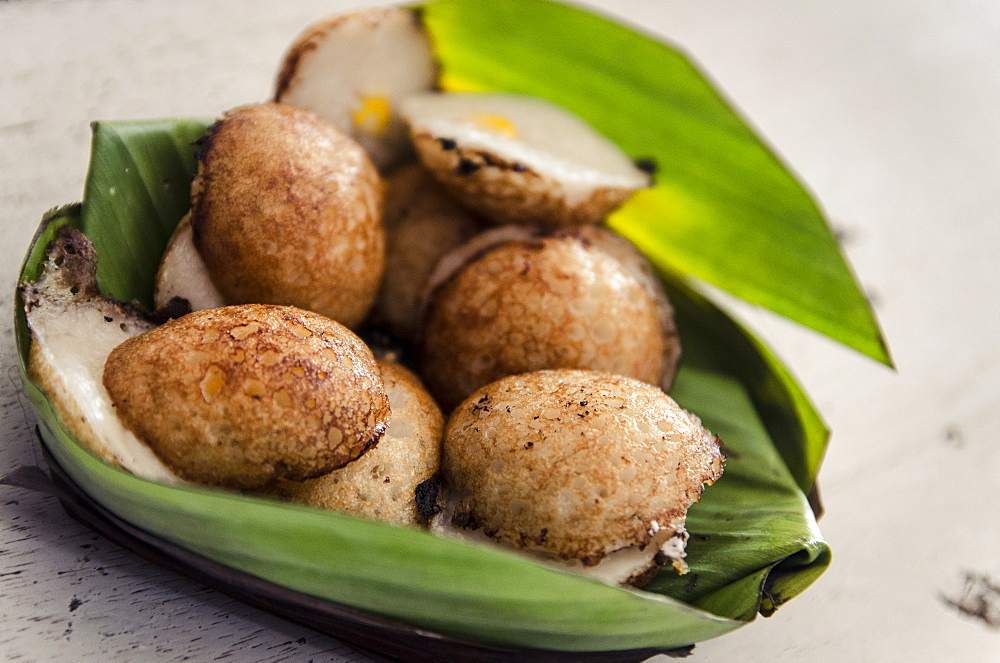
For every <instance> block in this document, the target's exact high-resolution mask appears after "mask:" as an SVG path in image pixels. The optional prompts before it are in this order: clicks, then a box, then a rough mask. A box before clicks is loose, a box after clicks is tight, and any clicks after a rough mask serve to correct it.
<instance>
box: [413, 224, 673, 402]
mask: <svg viewBox="0 0 1000 663" xmlns="http://www.w3.org/2000/svg"><path fill="white" fill-rule="evenodd" d="M494 232H496V233H498V234H499V233H500V231H494ZM459 250H461V249H459ZM642 261H644V259H643V258H642V257H641V255H639V254H638V252H636V251H635V249H634V247H632V246H631V245H629V244H628V243H627V242H626V241H625V240H623V239H621V238H618V237H616V236H613V235H612V234H611V233H610V232H609V231H607V230H604V229H602V228H598V227H589V226H588V227H581V228H561V229H552V228H548V229H546V228H537V229H536V230H535V232H533V233H531V236H530V237H526V238H524V239H520V240H504V241H501V242H500V243H498V244H495V245H493V246H489V247H487V248H485V249H483V250H481V251H479V252H477V253H475V254H474V255H472V256H470V257H469V258H468V259H467V261H466V262H465V264H464V265H463V266H461V267H460V268H459V269H457V270H456V271H455V272H454V273H453V274H452V275H451V276H450V277H449V278H447V279H446V280H445V281H444V282H443V283H441V284H440V285H438V286H437V287H436V289H435V290H434V291H433V292H432V293H431V294H430V296H429V297H428V303H427V308H426V312H425V317H424V326H423V345H422V359H421V374H422V375H423V377H424V379H425V380H426V381H427V384H428V386H429V387H430V388H431V391H432V392H433V393H434V394H435V395H436V396H437V397H438V399H439V400H440V401H441V402H442V404H443V406H444V407H445V408H449V407H453V406H454V405H455V404H457V403H458V402H459V401H460V400H462V399H463V398H465V397H466V396H467V395H468V394H470V393H472V392H473V391H474V390H475V389H477V388H479V387H481V386H483V385H485V384H488V383H490V382H492V381H494V380H498V379H500V378H502V377H505V376H507V375H514V374H517V373H523V372H527V371H532V370H541V369H547V368H586V369H593V370H602V371H608V372H612V373H619V374H622V375H627V376H631V377H634V378H637V379H639V380H643V381H644V382H648V383H651V384H657V385H661V384H663V383H664V382H669V380H670V379H672V377H673V374H674V371H675V370H676V364H677V357H678V356H679V353H680V343H679V339H678V337H677V334H676V328H675V327H674V324H673V312H672V310H671V309H670V306H669V304H668V303H667V300H666V296H665V295H664V293H663V291H662V288H661V287H660V286H659V284H658V282H657V281H656V279H655V277H654V276H653V275H652V273H651V272H650V271H649V268H648V266H645V265H644V262H642Z"/></svg>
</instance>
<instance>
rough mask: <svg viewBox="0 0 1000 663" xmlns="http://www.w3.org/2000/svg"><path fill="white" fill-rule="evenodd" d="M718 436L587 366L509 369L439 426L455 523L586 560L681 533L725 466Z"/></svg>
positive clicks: (637, 385) (656, 393) (665, 400)
mask: <svg viewBox="0 0 1000 663" xmlns="http://www.w3.org/2000/svg"><path fill="white" fill-rule="evenodd" d="M719 445H720V443H719V440H718V438H717V437H715V436H714V435H712V434H711V433H709V432H708V431H706V430H705V429H704V428H702V426H701V422H700V421H699V420H698V418H697V417H695V416H694V415H692V414H690V413H688V412H686V411H685V410H683V409H681V408H680V407H679V406H678V405H677V404H676V403H675V402H674V401H673V400H672V399H671V398H670V397H669V396H667V395H666V394H664V393H663V391H662V390H660V389H659V388H657V387H654V386H652V385H649V384H646V383H644V382H640V381H638V380H634V379H632V378H626V377H622V376H618V375H612V374H609V373H600V372H595V371H577V370H553V371H537V372H533V373H526V374H522V375H515V376H511V377H508V378H504V379H503V380H499V381H497V382H494V383H492V384H490V385H487V386H485V387H483V388H482V389H479V390H478V391H476V392H475V393H474V394H472V395H471V396H470V397H469V398H468V399H466V400H465V401H463V402H462V404H461V405H460V406H459V407H458V408H456V409H455V411H454V413H453V414H452V415H451V417H450V419H449V420H448V424H447V426H446V428H445V439H444V449H443V454H442V472H443V475H444V479H445V482H446V485H447V487H448V489H449V491H451V492H453V493H455V494H457V495H459V496H464V497H462V499H461V500H460V502H459V505H458V508H457V511H456V514H457V518H456V519H455V520H456V523H457V524H464V525H465V526H466V527H471V528H479V529H481V530H482V531H483V532H484V533H485V534H486V535H487V536H489V537H490V538H492V539H493V540H495V541H499V542H504V543H507V544H511V545H513V546H515V547H517V548H522V549H529V550H536V551H541V552H546V553H550V554H552V555H556V556H558V557H561V558H564V559H575V560H581V561H582V562H583V563H584V564H585V565H593V564H595V563H597V562H598V561H599V560H601V559H602V558H603V557H604V556H605V555H607V554H609V553H611V552H613V551H617V550H619V549H623V548H626V547H628V546H642V545H644V544H646V543H648V542H651V541H653V540H654V539H657V540H659V539H660V538H662V536H663V534H664V533H666V534H667V535H668V536H669V535H673V534H676V533H681V532H682V531H683V527H684V520H685V516H686V513H687V509H688V507H689V506H690V505H691V504H692V503H694V502H696V501H698V500H699V499H700V496H701V492H702V489H703V486H704V484H706V483H707V484H711V483H712V482H713V481H715V480H716V479H717V478H718V477H719V476H721V474H722V454H721V452H720V450H719Z"/></svg>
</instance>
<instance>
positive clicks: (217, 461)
mask: <svg viewBox="0 0 1000 663" xmlns="http://www.w3.org/2000/svg"><path fill="white" fill-rule="evenodd" d="M104 385H105V387H106V388H107V390H108V393H109V394H110V396H111V399H112V402H113V403H114V405H115V408H116V409H117V412H118V414H119V416H120V417H121V419H122V421H123V423H124V424H125V425H126V426H127V427H128V428H129V429H131V430H132V431H133V432H134V433H135V434H136V435H137V436H138V437H139V438H140V439H141V440H143V441H145V442H146V443H147V444H149V446H150V447H151V448H152V449H153V450H154V452H155V453H156V454H157V455H158V456H159V457H160V458H161V459H162V460H163V461H164V463H166V464H167V465H168V466H169V467H170V468H171V469H173V470H174V471H175V472H176V473H177V474H178V475H180V476H181V477H183V478H186V479H189V480H191V481H195V482H199V483H204V484H210V485H218V486H227V487H231V488H254V487H258V486H261V485H264V484H265V483H267V482H268V481H270V480H272V479H274V478H276V477H287V478H292V479H305V478H308V477H314V476H317V475H320V474H323V473H325V472H329V471H330V470H332V469H334V468H337V467H341V466H343V465H345V464H347V463H349V462H350V461H352V460H354V459H355V458H357V457H358V456H360V455H361V454H362V453H364V452H365V450H366V449H368V448H369V447H370V446H372V445H374V444H375V443H376V442H378V440H379V438H380V437H381V436H382V433H383V432H384V431H385V428H386V426H387V424H388V419H389V402H388V398H387V397H386V394H385V391H384V388H383V383H382V379H381V376H380V373H379V370H378V368H377V366H376V364H375V360H374V357H373V356H372V355H371V352H370V351H369V350H368V348H367V347H366V346H365V345H364V343H362V341H361V340H360V339H359V338H357V337H356V336H355V335H354V334H352V333H351V332H350V331H348V330H347V329H346V328H345V327H343V326H342V325H340V324H338V323H336V322H333V321H332V320H328V319H326V318H324V317H322V316H319V315H316V314H313V313H310V312H308V311H303V310H300V309H296V308H294V307H287V306H268V305H255V304H251V305H243V306H231V307H225V308H221V309H209V310H205V311H198V312H195V313H191V314H189V315H186V316H184V317H182V318H179V319H177V320H173V321H171V322H168V323H166V324H164V325H163V326H161V327H158V328H156V329H153V330H151V331H149V332H147V333H146V334H143V335H142V336H137V337H135V338H132V339H130V340H129V341H126V342H125V343H123V344H122V345H120V346H118V347H117V348H116V349H115V350H114V351H112V353H111V355H110V356H109V357H108V360H107V363H106V364H105V369H104Z"/></svg>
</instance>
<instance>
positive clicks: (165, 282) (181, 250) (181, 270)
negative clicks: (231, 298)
mask: <svg viewBox="0 0 1000 663" xmlns="http://www.w3.org/2000/svg"><path fill="white" fill-rule="evenodd" d="M174 297H182V298H184V299H186V300H187V301H188V303H190V304H191V310H192V311H201V310H203V309H209V308H218V307H220V306H225V305H226V301H225V299H224V298H223V297H222V293H220V292H219V289H218V288H216V287H215V283H213V282H212V277H211V276H210V275H209V273H208V267H207V266H206V265H205V261H204V260H202V258H201V254H200V253H198V248H197V247H196V246H195V245H194V232H193V231H192V229H191V220H190V215H188V216H185V217H184V218H183V219H182V220H181V222H180V224H179V225H178V226H177V230H175V231H174V234H173V236H172V237H171V238H170V243H169V244H167V249H166V251H164V253H163V257H162V258H161V259H160V268H159V270H158V271H157V273H156V295H155V297H154V299H155V304H156V308H158V309H162V308H165V307H166V306H167V304H168V303H169V302H170V300H171V299H173V298H174Z"/></svg>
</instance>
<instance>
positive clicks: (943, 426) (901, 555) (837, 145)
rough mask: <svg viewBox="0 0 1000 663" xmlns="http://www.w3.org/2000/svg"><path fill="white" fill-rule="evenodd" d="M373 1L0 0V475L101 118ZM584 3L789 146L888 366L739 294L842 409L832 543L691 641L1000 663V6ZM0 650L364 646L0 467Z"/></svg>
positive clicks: (52, 657) (784, 0)
mask: <svg viewBox="0 0 1000 663" xmlns="http://www.w3.org/2000/svg"><path fill="white" fill-rule="evenodd" d="M360 4H365V3H361V2H339V1H337V0H326V1H324V2H320V1H318V0H310V1H309V2H299V3H266V2H261V1H255V2H244V1H236V0H226V1H224V2H197V1H195V0H177V1H175V2H169V3H168V2H139V1H137V0H103V1H98V0H70V1H62V2H51V1H46V2H43V1H28V0H21V1H9V2H0V246H2V247H3V256H2V258H0V267H2V279H0V282H2V283H5V284H7V285H6V286H5V288H6V289H5V290H4V289H0V309H2V311H0V319H2V320H4V321H6V322H4V325H3V328H2V334H0V339H2V345H0V367H2V371H3V374H2V375H0V416H2V425H0V435H2V443H0V475H2V474H6V473H7V472H8V471H9V470H10V469H12V468H14V467H17V466H20V465H36V464H40V459H39V458H38V454H37V451H36V447H35V443H34V438H33V433H32V429H33V425H34V424H33V420H32V417H31V414H30V412H29V410H28V408H27V404H26V402H25V401H24V398H23V396H22V395H21V394H20V391H19V389H20V387H19V384H18V379H17V370H16V368H15V355H14V349H13V335H12V331H11V329H10V322H9V321H10V320H11V317H12V313H11V304H12V292H11V290H12V289H11V284H13V281H14V278H15V274H16V269H17V265H18V263H19V261H20V258H21V255H22V253H23V250H24V248H25V247H26V246H27V244H28V241H29V239H30V237H31V235H32V232H33V230H34V228H35V225H36V223H37V220H38V218H39V217H40V215H41V214H42V212H43V211H45V209H47V208H48V207H51V206H53V205H56V204H60V203H64V202H70V201H72V200H74V199H77V198H79V196H80V194H81V191H82V183H83V177H84V174H85V168H86V157H87V148H88V142H89V128H88V123H89V122H90V121H91V120H93V119H98V118H101V119H109V118H139V117H156V116H172V115H214V114H217V113H218V112H219V111H221V110H223V109H225V108H228V107H231V106H235V105H238V104H241V103H246V102H249V101H257V100H263V99H265V98H266V97H267V96H268V92H269V87H270V85H271V81H272V77H273V75H274V73H275V69H276V67H277V62H278V58H279V57H280V55H281V53H282V51H283V49H284V48H285V46H286V45H287V43H288V42H289V41H290V40H291V39H292V38H293V37H294V35H296V34H297V33H298V31H299V30H300V29H302V28H303V27H304V26H305V25H307V24H308V23H309V22H311V21H312V20H313V19H315V18H317V17H319V16H322V15H324V14H326V13H329V12H332V11H335V10H337V9H338V8H340V7H347V6H357V5H360ZM367 4H375V3H367ZM591 4H594V5H597V6H600V7H603V8H604V9H605V11H608V12H612V13H614V14H617V15H620V16H623V17H625V18H627V19H628V20H629V21H631V22H632V23H636V24H639V25H643V26H645V28H646V29H648V30H650V31H653V32H655V33H657V34H661V35H664V36H667V37H668V38H670V39H672V40H673V41H675V42H677V43H680V44H683V45H684V47H685V48H686V50H687V51H688V52H689V53H691V54H693V55H694V56H695V57H696V58H697V59H698V60H699V61H700V63H701V64H702V66H703V67H704V69H705V70H707V71H708V72H709V73H710V74H711V75H712V77H713V78H714V79H715V80H716V81H717V82H718V83H719V84H720V85H721V86H722V88H723V89H724V90H726V92H727V94H728V95H729V97H730V98H732V99H734V100H736V101H737V103H738V104H739V106H740V107H741V108H742V109H743V111H744V112H745V114H746V115H747V116H748V117H749V118H750V119H751V120H752V121H753V123H754V124H755V125H756V126H757V127H759V128H760V129H761V131H762V132H763V133H764V135H765V136H767V137H768V139H769V141H770V142H771V143H772V144H773V145H775V146H777V148H778V149H779V151H780V152H781V153H782V154H783V155H784V157H785V159H786V161H787V162H789V163H791V164H793V165H794V167H795V169H796V170H797V171H798V172H799V173H800V174H801V175H802V177H803V179H804V180H805V181H806V182H807V183H808V184H809V186H810V187H811V189H812V190H813V191H814V192H816V194H817V195H818V197H819V198H820V200H821V201H822V203H823V205H824V207H825V209H826V210H827V211H828V213H829V215H830V217H831V218H832V220H833V222H834V224H835V226H836V227H837V229H838V230H839V231H840V233H841V235H842V237H843V238H844V243H845V247H846V250H847V252H848V255H849V257H850V259H851V261H852V263H853V265H854V266H855V268H856V270H857V272H858V273H859V274H860V276H861V280H862V282H863V284H864V286H865V287H866V288H867V289H868V291H869V293H870V295H871V297H872V299H873V300H874V302H875V304H876V308H877V311H878V314H879V316H880V319H881V322H882V324H883V326H884V329H885V331H886V334H887V336H888V338H889V340H890V344H891V347H892V350H893V352H894V356H895V359H896V363H897V366H898V371H896V372H893V371H890V370H887V369H884V368H881V367H879V366H877V365H875V364H873V363H871V362H868V361H866V360H864V359H862V358H860V357H858V356H856V355H854V354H852V353H851V352H849V351H847V350H844V349H842V348H840V347H837V346H835V345H834V344H832V343H829V342H826V341H824V340H821V339H819V338H817V337H816V336H814V335H812V334H810V333H808V332H805V331H803V330H801V329H799V328H796V327H794V326H792V325H790V324H787V323H785V322H783V321H780V320H775V319H774V318H773V317H771V316H769V315H766V314H762V313H760V312H757V311H745V317H747V318H748V319H750V320H751V321H752V323H753V324H755V325H757V327H758V328H759V329H762V330H763V332H764V334H765V336H766V337H767V338H769V339H770V340H771V341H772V342H773V343H774V344H775V346H776V347H777V348H778V350H779V353H780V354H781V355H782V356H783V357H785V358H786V359H787V360H788V361H789V363H790V364H791V365H792V366H794V367H795V369H796V371H797V373H798V375H799V376H800V377H801V379H802V380H803V382H804V383H805V385H806V387H807V388H808V390H809V391H810V393H811V394H812V395H813V397H814V398H815V400H816V402H817V403H818V405H819V407H820V410H821V411H822V412H823V413H824V415H825V417H826V419H827V420H828V422H829V424H830V425H831V427H832V428H833V430H834V436H833V440H832V444H831V447H830V450H829V453H828V456H827V460H826V465H825V468H824V471H823V482H822V487H823V495H824V501H825V503H826V507H827V515H826V516H825V518H824V519H823V521H822V529H823V531H824V534H825V535H826V537H827V538H828V540H829V541H830V542H831V544H832V546H833V549H834V553H835V558H834V564H833V567H832V568H831V569H830V571H829V572H828V573H827V574H826V575H825V576H823V578H821V579H820V581H819V582H817V583H816V585H815V586H814V587H813V588H811V589H810V590H809V591H807V592H806V593H805V594H804V595H803V596H801V597H799V598H797V599H796V600H794V601H793V602H792V603H790V604H788V605H787V606H786V607H784V608H782V610H781V611H779V613H778V614H777V615H776V616H775V617H774V618H772V619H770V620H758V621H757V622H756V623H754V624H753V625H751V626H750V627H748V628H745V629H743V630H741V631H739V632H737V633H735V634H732V635H730V636H727V637H725V638H722V639H720V640H717V641H714V642H709V643H705V644H702V645H699V646H698V648H697V649H696V653H695V657H696V660H718V661H726V660H741V661H773V660H810V661H814V662H821V661H842V660H906V661H931V660H933V661H939V660H940V661H979V660H982V661H991V660H1000V627H996V626H994V627H990V626H989V625H988V624H987V621H989V620H991V619H997V616H998V614H1000V592H998V591H997V587H998V585H1000V516H998V514H997V509H998V505H1000V444H998V440H1000V408H998V407H997V396H996V394H997V393H998V390H1000V267H998V266H997V259H996V255H997V252H998V251H1000V223H997V215H998V210H1000V112H998V110H997V109H998V108H1000V51H998V50H997V48H996V46H997V44H998V43H1000V5H997V4H996V3H995V2H989V1H987V0H981V1H979V2H972V1H969V2H964V3H954V2H932V3H912V2H904V1H903V0H892V1H887V2H881V3H868V2H862V1H861V0H853V1H851V2H845V3H799V2H795V1H793V0H781V1H777V2H769V3H758V2H749V1H743V0H740V1H739V2H722V1H721V0H713V1H708V2H698V3H694V2H682V1H680V0H662V1H660V2H644V1H642V0H629V1H624V0H623V1H621V2H613V3H612V2H606V3H603V4H602V3H591ZM762 5H763V6H762ZM967 579H968V580H967ZM956 604H957V605H956ZM960 607H961V609H960ZM976 613H979V616H977V614H976ZM0 660H4V661H8V660H9V661H15V660H16V661H87V662H89V661H95V662H98V661H99V662H101V663H107V662H108V661H136V660H142V661H182V660H196V661H204V660H231V661H241V662H245V661H261V662H263V661H310V660H312V661H317V662H319V661H360V660H365V659H364V658H363V657H362V656H360V655H358V654H356V653H354V652H353V651H352V650H351V649H349V648H348V647H346V646H344V645H342V644H340V643H339V642H337V641H335V640H333V639H330V638H327V637H325V636H321V635H318V634H316V633H314V632H312V631H309V630H308V629H305V628H302V627H299V626H296V625H294V624H290V623H288V622H285V621H283V620H280V619H278V618H276V617H272V616H270V615H268V614H265V613H263V612H260V611H258V610H255V609H251V608H249V607H246V606H244V605H242V604H240V603H237V602H235V601H232V600H230V599H228V598H226V597H224V596H222V595H220V594H218V593H216V592H214V591H212V590H208V589H205V588H204V587H201V586H199V585H196V584H194V583H191V582H189V581H186V580H184V579H181V578H179V577H178V576H176V575H174V574H172V573H169V572H166V571H163V570H161V569H159V568H157V567H155V566H153V565H151V564H148V563H146V562H144V561H142V560H140V559H138V558H137V557H135V556H133V555H131V554H129V553H125V552H124V551H122V550H121V549H119V548H118V547H116V546H115V545H113V544H110V543H108V542H106V541H105V540H103V539H100V538H98V537H96V536H95V535H93V534H92V533H91V532H90V531H89V530H86V529H84V528H83V527H82V526H80V525H78V524H77V523H75V522H74V521H72V520H70V519H69V518H68V517H67V516H66V515H65V514H64V513H63V511H62V510H61V508H60V507H59V505H58V503H57V502H56V501H55V500H54V499H53V498H51V497H48V496H45V495H43V494H40V493H36V492H30V491H26V490H23V489H19V488H12V487H8V486H0Z"/></svg>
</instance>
